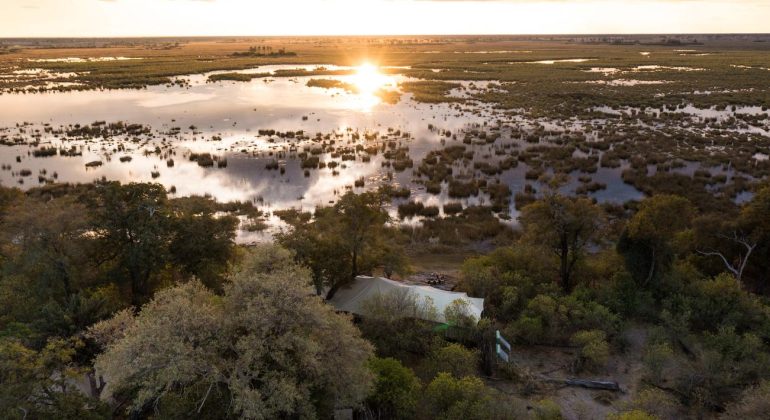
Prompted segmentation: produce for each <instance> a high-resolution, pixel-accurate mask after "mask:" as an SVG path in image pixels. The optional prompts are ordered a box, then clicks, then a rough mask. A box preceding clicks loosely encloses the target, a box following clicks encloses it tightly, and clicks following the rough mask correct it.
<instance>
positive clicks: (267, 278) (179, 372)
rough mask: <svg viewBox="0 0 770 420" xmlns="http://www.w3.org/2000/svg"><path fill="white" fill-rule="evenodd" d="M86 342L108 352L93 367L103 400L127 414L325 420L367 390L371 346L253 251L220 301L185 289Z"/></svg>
mask: <svg viewBox="0 0 770 420" xmlns="http://www.w3.org/2000/svg"><path fill="white" fill-rule="evenodd" d="M91 335H92V336H93V337H95V338H97V339H98V340H99V341H100V342H101V343H104V344H105V345H106V349H105V351H104V352H103V353H102V354H100V355H99V356H98V357H97V359H96V364H95V366H96V369H97V371H98V372H99V373H100V374H103V375H104V377H105V378H109V381H110V382H109V384H108V389H107V391H108V392H107V393H106V395H105V396H104V397H105V398H109V396H111V395H120V396H125V397H127V398H128V399H129V401H130V405H129V409H130V410H131V411H134V412H142V411H144V410H147V409H149V408H150V407H151V406H155V407H156V409H158V410H159V411H160V412H161V413H163V412H164V408H166V407H167V406H172V407H174V410H179V407H183V409H184V410H186V411H184V413H185V414H187V415H195V413H202V412H209V413H211V415H214V414H217V415H218V417H220V418H221V417H246V418H275V417H316V416H319V417H326V416H328V415H330V413H331V410H332V409H333V408H335V407H339V406H343V407H344V406H347V407H355V406H357V405H358V404H359V403H360V402H362V401H363V400H364V398H366V396H367V395H369V391H370V386H371V383H372V378H371V373H370V371H369V370H368V369H367V366H366V362H367V360H368V359H369V358H370V357H371V355H372V349H371V346H370V345H369V344H368V343H367V342H366V341H365V340H363V339H361V337H360V333H359V332H358V330H357V329H356V328H355V327H354V326H353V325H352V324H351V322H350V320H349V318H347V317H345V316H342V315H339V314H336V313H335V312H334V311H333V309H332V308H331V307H329V306H327V305H325V304H324V303H323V301H322V300H321V299H319V298H318V297H317V296H315V294H314V293H313V291H312V290H311V288H310V278H309V273H308V272H307V270H305V269H303V268H300V267H299V266H297V265H296V264H294V263H293V262H292V261H291V256H290V254H288V253H287V252H285V251H283V250H280V249H277V248H275V247H267V246H266V247H260V248H257V249H256V250H255V251H253V253H252V254H251V255H250V256H249V257H248V258H247V259H246V262H245V263H244V265H243V266H242V267H240V268H239V270H238V271H237V272H236V273H235V274H234V275H233V276H232V277H231V280H230V282H229V283H227V284H226V285H225V287H224V295H222V296H217V295H216V294H214V293H213V292H212V291H210V290H209V289H206V288H205V287H204V286H202V285H201V284H200V283H199V282H197V281H193V282H189V283H187V284H184V285H180V286H176V287H173V288H170V289H166V290H163V291H160V292H158V293H157V294H156V295H155V297H154V298H153V299H152V300H151V301H150V302H149V303H148V304H147V305H145V306H144V307H143V308H142V309H141V311H140V312H139V314H138V315H137V316H135V317H134V316H131V314H129V313H125V312H124V313H121V314H118V315H117V316H116V317H115V318H113V319H112V320H110V321H105V322H102V323H100V324H97V325H96V326H94V327H93V328H92V329H91ZM207 410H208V411H207Z"/></svg>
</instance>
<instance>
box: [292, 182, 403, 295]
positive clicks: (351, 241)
mask: <svg viewBox="0 0 770 420" xmlns="http://www.w3.org/2000/svg"><path fill="white" fill-rule="evenodd" d="M384 197H385V196H384V195H382V194H380V193H377V192H367V193H362V194H355V193H353V192H348V193H346V194H345V195H343V196H342V197H341V198H340V200H339V201H338V202H337V203H336V204H335V205H334V206H332V207H319V208H317V209H316V211H315V214H314V215H313V218H312V220H311V219H309V218H307V217H303V216H302V215H301V214H297V213H296V212H284V213H282V215H283V216H284V219H285V220H286V221H287V223H289V224H291V225H292V230H291V231H290V232H286V233H282V234H281V235H278V241H279V243H281V244H282V245H283V246H285V247H287V248H289V249H291V250H293V251H295V252H296V256H297V260H298V261H299V262H301V263H303V264H305V265H307V266H309V267H310V270H311V272H312V273H313V277H312V278H313V283H314V284H315V285H316V290H317V292H318V293H319V294H320V293H321V291H322V290H323V289H324V288H325V287H328V291H327V293H326V298H327V299H331V298H332V297H333V296H334V295H335V294H336V293H337V291H338V290H339V289H340V288H341V287H343V286H345V285H347V284H349V283H350V282H351V281H353V280H354V279H355V278H356V276H358V275H359V274H361V273H362V272H366V271H369V270H371V269H372V268H374V267H375V266H376V265H378V264H379V263H380V262H381V261H380V260H382V259H383V258H384V257H385V254H383V253H382V249H384V245H383V242H384V240H385V236H386V235H385V224H386V223H387V222H388V221H389V220H390V219H389V216H388V213H387V212H386V211H385V208H384V204H385V201H384ZM386 262H387V263H389V264H390V263H392V261H390V257H388V259H387V260H386Z"/></svg>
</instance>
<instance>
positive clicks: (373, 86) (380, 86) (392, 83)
mask: <svg viewBox="0 0 770 420" xmlns="http://www.w3.org/2000/svg"><path fill="white" fill-rule="evenodd" d="M351 82H352V84H353V85H354V86H355V88H356V91H357V92H356V93H357V96H358V98H357V105H358V106H357V107H358V108H359V109H362V110H364V111H369V110H371V109H372V108H373V107H374V106H375V105H377V104H379V103H380V102H382V99H381V98H380V95H379V94H380V92H381V91H382V90H395V89H396V88H397V83H396V80H395V78H393V77H392V76H388V75H386V74H383V73H382V72H381V71H380V69H379V68H378V67H377V66H376V65H374V64H372V63H368V62H366V63H362V64H361V65H359V66H358V67H356V72H355V74H353V76H352V78H351Z"/></svg>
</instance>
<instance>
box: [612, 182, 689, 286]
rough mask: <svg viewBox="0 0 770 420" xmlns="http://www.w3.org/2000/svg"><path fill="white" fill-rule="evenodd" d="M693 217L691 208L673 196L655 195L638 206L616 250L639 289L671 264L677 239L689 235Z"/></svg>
mask: <svg viewBox="0 0 770 420" xmlns="http://www.w3.org/2000/svg"><path fill="white" fill-rule="evenodd" d="M694 215H695V209H694V208H693V206H692V204H690V202H689V201H688V200H687V199H686V198H683V197H679V196H676V195H656V196H653V197H649V198H647V199H645V200H644V201H642V202H641V203H640V205H639V209H638V211H637V212H636V214H634V216H633V217H632V218H631V220H629V222H628V225H627V226H626V230H625V232H624V233H623V235H622V237H621V240H620V242H619V244H618V248H619V250H620V252H621V253H623V254H624V255H625V256H626V259H627V261H628V262H629V266H630V268H631V271H632V273H634V274H635V275H636V277H637V279H638V280H640V281H641V283H642V284H643V285H648V284H649V283H650V282H651V281H652V280H653V278H655V277H656V276H657V275H659V274H661V273H662V272H663V270H664V268H665V267H666V266H667V265H668V264H669V263H670V262H671V261H672V260H673V257H674V255H675V254H676V250H677V244H678V242H679V241H678V239H680V238H681V237H682V235H683V234H684V233H686V232H688V231H689V229H690V227H691V224H692V220H693V217H694Z"/></svg>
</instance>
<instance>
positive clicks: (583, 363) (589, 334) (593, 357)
mask: <svg viewBox="0 0 770 420" xmlns="http://www.w3.org/2000/svg"><path fill="white" fill-rule="evenodd" d="M570 343H571V344H572V345H574V346H578V347H580V354H579V356H578V366H577V367H578V369H581V368H587V369H598V368H601V367H603V366H604V365H605V364H606V363H607V359H608V358H609V356H610V345H609V344H608V343H607V335H606V334H605V333H604V331H599V330H590V331H578V332H576V333H575V334H573V335H572V338H570Z"/></svg>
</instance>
